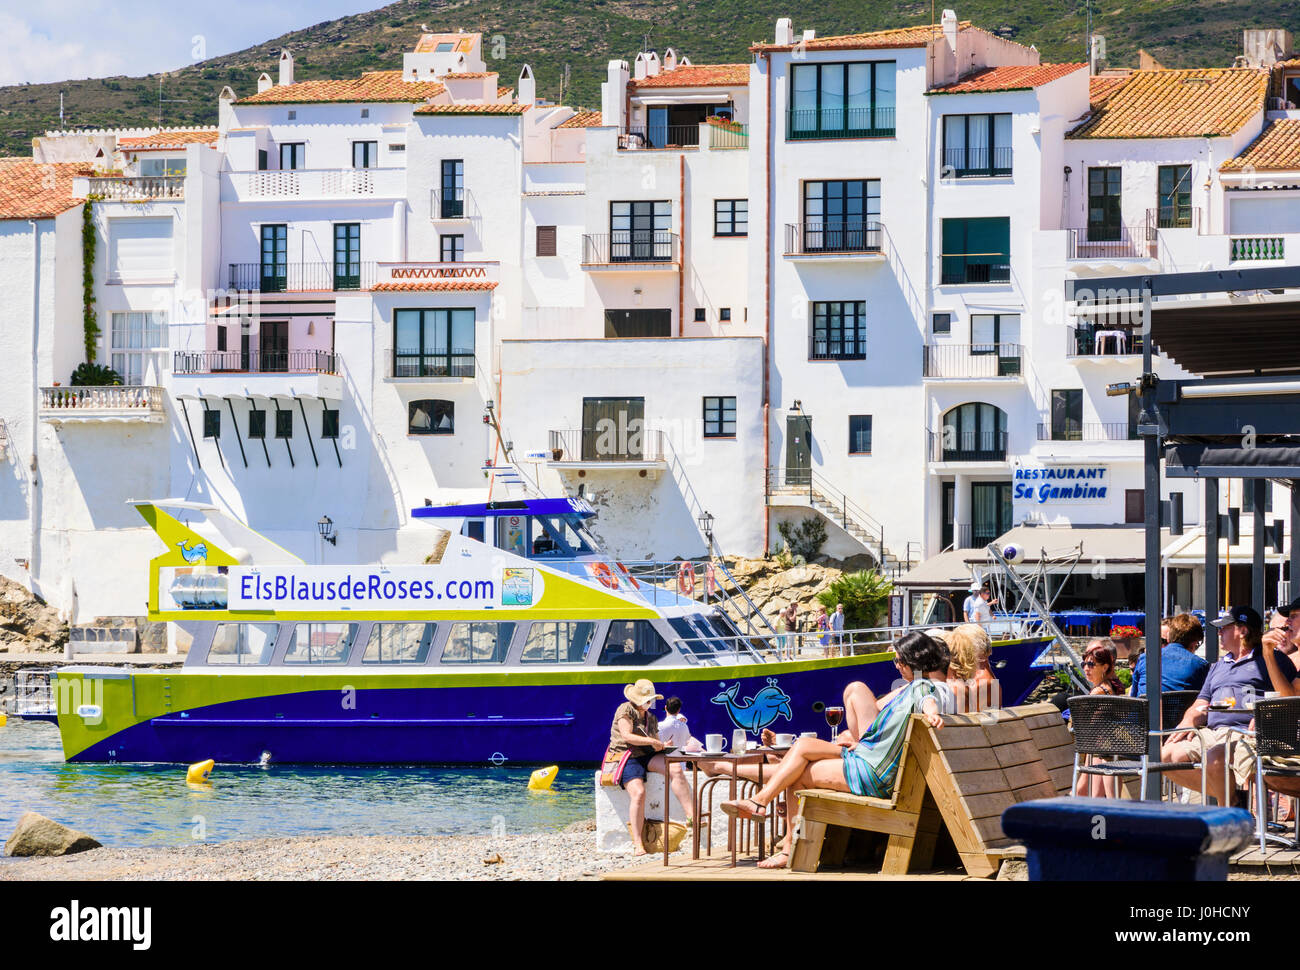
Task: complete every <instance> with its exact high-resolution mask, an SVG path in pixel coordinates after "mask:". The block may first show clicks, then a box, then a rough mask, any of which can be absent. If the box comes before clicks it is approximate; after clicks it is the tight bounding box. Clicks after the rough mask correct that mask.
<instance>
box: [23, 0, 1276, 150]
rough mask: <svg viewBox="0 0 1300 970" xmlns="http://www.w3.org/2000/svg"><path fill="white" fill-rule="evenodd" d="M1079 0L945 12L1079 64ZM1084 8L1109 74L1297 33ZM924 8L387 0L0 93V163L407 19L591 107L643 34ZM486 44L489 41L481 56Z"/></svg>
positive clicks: (853, 27) (637, 0) (251, 82)
mask: <svg viewBox="0 0 1300 970" xmlns="http://www.w3.org/2000/svg"><path fill="white" fill-rule="evenodd" d="M1086 2H1087V0H1021V2H1019V3H1015V4H1011V3H1008V2H1007V0H959V2H957V3H956V4H954V3H953V2H952V0H946V5H948V6H952V7H954V9H956V11H957V15H958V16H959V17H960V18H962V19H963V20H971V21H973V22H974V23H976V24H978V25H980V26H982V27H986V28H988V29H990V30H996V31H998V32H999V33H1001V34H1002V35H1003V36H1006V37H1010V38H1012V39H1014V40H1016V41H1019V42H1020V43H1023V44H1035V45H1037V47H1038V49H1039V50H1040V51H1042V54H1043V58H1044V60H1048V61H1064V60H1075V61H1079V60H1083V59H1084V54H1085V47H1086V43H1085V32H1086V26H1085V25H1086V16H1085V15H1086V9H1087V8H1086ZM1091 2H1092V7H1093V18H1092V19H1093V29H1094V31H1096V32H1097V33H1101V34H1103V35H1105V37H1106V43H1107V52H1108V54H1109V57H1110V62H1111V64H1113V65H1117V66H1136V61H1137V50H1138V48H1139V47H1141V48H1144V49H1145V50H1147V51H1148V52H1149V53H1150V54H1152V55H1153V56H1155V57H1156V58H1157V59H1158V60H1160V61H1161V62H1162V63H1163V64H1164V65H1165V66H1167V67H1193V66H1199V67H1208V66H1227V65H1229V64H1231V63H1232V58H1233V57H1234V56H1236V55H1237V54H1238V53H1240V50H1241V30H1242V28H1243V27H1285V28H1288V29H1290V30H1292V31H1293V32H1295V33H1297V34H1300V4H1297V3H1295V0H1256V2H1254V3H1252V4H1251V5H1249V6H1248V7H1243V6H1242V5H1240V4H1238V3H1235V2H1234V0H1128V2H1122V3H1115V4H1112V5H1107V4H1103V3H1100V2H1098V0H1091ZM944 6H945V0H936V3H935V4H934V7H933V9H934V10H935V11H936V16H937V15H938V12H939V11H941V10H942V9H943V7H944ZM931 9H932V8H931V4H930V3H926V2H923V0H883V2H879V3H874V4H864V3H862V2H861V0H820V2H818V3H816V4H808V3H797V2H792V0H530V2H527V3H520V2H518V0H401V2H398V3H393V4H390V5H389V6H387V7H383V8H382V9H380V10H375V11H370V12H367V13H361V14H356V15H354V16H351V17H343V18H341V19H339V20H332V21H328V22H326V23H322V24H317V25H316V26H313V27H308V28H305V29H303V30H297V31H292V32H290V33H288V34H285V35H283V36H281V37H276V38H273V39H270V40H268V41H267V42H266V43H264V44H259V45H257V46H256V47H250V48H248V49H247V50H243V51H239V52H237V53H234V54H228V55H225V56H222V57H214V58H210V59H208V60H204V61H200V62H198V63H195V64H191V65H188V66H179V67H178V69H177V70H175V71H172V72H169V73H167V74H164V75H161V76H160V75H157V74H154V75H149V76H147V77H113V78H104V79H99V80H89V81H87V80H69V81H65V82H62V83H55V84H24V85H16V86H11V87H4V88H0V155H27V154H29V153H30V150H31V139H32V138H33V137H35V136H37V135H40V134H42V133H43V132H45V131H46V130H47V129H51V128H56V127H58V120H59V93H60V92H63V94H64V96H65V99H64V101H65V113H66V118H67V123H68V125H69V126H70V127H100V126H114V127H121V126H126V125H152V124H156V123H158V120H159V116H160V107H161V109H162V110H161V118H162V123H163V124H166V125H186V124H215V123H216V120H217V95H218V94H219V93H220V91H221V89H222V87H224V86H225V85H230V86H231V87H232V88H234V90H235V92H236V94H238V95H241V96H242V95H247V94H251V93H253V92H254V91H255V90H256V87H257V76H258V75H259V74H260V73H261V72H263V71H267V72H270V73H271V75H272V76H273V77H274V76H275V70H276V58H277V54H278V51H279V50H280V48H281V47H282V46H284V47H288V48H289V49H290V50H292V51H293V53H294V59H295V61H296V76H297V78H298V79H299V80H311V79H316V78H341V77H352V76H356V75H358V74H360V73H361V72H362V71H368V70H385V69H395V68H400V67H401V63H402V54H403V53H405V52H407V51H409V50H411V49H412V47H413V46H414V44H415V40H416V38H417V37H418V35H419V32H420V25H421V24H427V25H428V26H429V27H430V28H432V29H434V30H454V29H456V28H462V29H465V30H478V31H482V33H483V34H484V53H485V56H486V57H487V58H488V64H489V68H490V69H494V70H498V71H500V73H501V82H502V84H506V85H513V84H514V82H515V79H516V78H517V77H518V76H519V68H520V66H521V65H522V64H524V63H525V62H527V63H530V64H531V65H532V66H533V68H534V72H535V76H536V77H537V79H538V95H539V96H540V97H544V98H549V99H550V100H553V101H554V100H558V99H559V97H560V85H561V79H562V77H563V75H564V67H565V65H566V64H567V65H568V66H569V69H570V75H569V77H570V81H569V86H568V88H567V89H566V90H565V93H564V100H565V101H566V102H567V103H569V104H572V105H574V106H575V107H578V106H587V107H597V106H599V102H600V83H601V81H602V79H603V77H604V73H605V65H606V63H607V61H609V60H610V59H611V58H615V57H622V58H628V59H630V58H631V57H633V56H634V55H635V53H636V51H637V50H639V49H641V47H642V44H643V43H644V42H645V41H646V40H647V39H648V41H649V43H650V45H651V46H652V47H653V48H655V49H657V50H659V51H663V50H664V48H666V47H673V48H676V49H677V50H678V51H679V52H681V53H683V54H686V55H687V56H689V57H690V58H691V59H692V60H693V61H694V62H696V63H709V62H718V61H733V62H735V61H745V60H748V59H749V56H750V55H749V53H748V47H749V45H750V43H752V42H753V41H755V40H760V39H761V40H770V39H771V38H772V32H773V27H774V24H775V22H776V19H777V17H780V16H790V17H793V18H794V24H795V28H796V30H804V29H806V28H814V29H816V31H817V32H818V34H819V35H826V34H836V33H847V32H853V31H862V30H875V29H882V28H887V27H898V26H905V25H909V24H916V23H924V22H925V21H927V20H929V18H930V12H931ZM214 15H215V14H214ZM141 28H142V29H147V25H143V24H142V25H141ZM494 38H497V39H499V42H498V43H497V44H496V45H495V50H494V44H493V39H494ZM494 58H495V59H494ZM160 79H161V81H162V82H163V83H162V87H161V90H162V98H164V99H166V101H167V102H177V101H179V102H180V103H164V104H162V105H161V106H160V104H159V81H160Z"/></svg>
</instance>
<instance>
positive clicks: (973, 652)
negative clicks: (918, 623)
mask: <svg viewBox="0 0 1300 970" xmlns="http://www.w3.org/2000/svg"><path fill="white" fill-rule="evenodd" d="M948 643H949V646H950V647H951V648H952V666H950V667H949V668H948V671H949V679H951V678H952V670H953V667H957V668H959V669H960V670H963V671H964V670H965V669H966V665H967V664H969V665H970V673H969V674H965V675H964V676H962V677H960V678H959V679H961V680H964V681H965V682H966V684H967V690H966V694H967V701H968V704H967V710H969V711H983V710H987V709H988V708H991V707H998V706H1000V701H1001V697H1002V692H1001V689H1000V687H999V685H998V680H997V678H996V677H994V676H993V668H992V667H991V666H990V665H989V659H990V658H991V657H992V656H993V641H992V640H990V639H989V632H988V630H986V629H984V627H982V626H980V625H979V624H978V623H963V624H962V625H961V626H959V627H957V628H956V629H955V630H953V631H952V635H951V636H950V637H949V639H948Z"/></svg>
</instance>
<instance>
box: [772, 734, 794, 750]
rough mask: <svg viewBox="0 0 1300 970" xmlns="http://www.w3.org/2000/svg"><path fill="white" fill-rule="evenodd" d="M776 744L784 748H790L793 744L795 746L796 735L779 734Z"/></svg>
mask: <svg viewBox="0 0 1300 970" xmlns="http://www.w3.org/2000/svg"><path fill="white" fill-rule="evenodd" d="M776 743H777V744H778V745H779V746H780V747H782V748H785V747H789V746H790V745H791V744H794V735H793V734H778V735H777V736H776Z"/></svg>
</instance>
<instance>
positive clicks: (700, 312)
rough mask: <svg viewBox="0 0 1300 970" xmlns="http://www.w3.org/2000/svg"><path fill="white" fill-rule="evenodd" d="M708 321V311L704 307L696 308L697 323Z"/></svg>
mask: <svg viewBox="0 0 1300 970" xmlns="http://www.w3.org/2000/svg"><path fill="white" fill-rule="evenodd" d="M706 320H707V311H706V310H705V309H704V307H702V306H697V307H696V308H695V322H696V323H704V322H706Z"/></svg>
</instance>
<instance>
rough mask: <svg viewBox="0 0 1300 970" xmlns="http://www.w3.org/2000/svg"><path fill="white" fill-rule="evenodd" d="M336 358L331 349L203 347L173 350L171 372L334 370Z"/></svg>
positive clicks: (269, 372)
mask: <svg viewBox="0 0 1300 970" xmlns="http://www.w3.org/2000/svg"><path fill="white" fill-rule="evenodd" d="M338 365H339V358H338V355H337V354H336V353H334V352H333V351H332V350H250V351H247V352H245V351H240V350H205V351H200V352H198V353H186V352H183V351H177V352H176V354H175V355H174V357H173V360H172V373H174V374H337V373H338V372H339V366H338Z"/></svg>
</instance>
